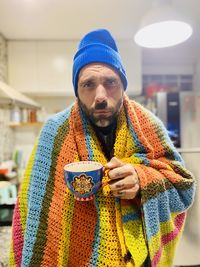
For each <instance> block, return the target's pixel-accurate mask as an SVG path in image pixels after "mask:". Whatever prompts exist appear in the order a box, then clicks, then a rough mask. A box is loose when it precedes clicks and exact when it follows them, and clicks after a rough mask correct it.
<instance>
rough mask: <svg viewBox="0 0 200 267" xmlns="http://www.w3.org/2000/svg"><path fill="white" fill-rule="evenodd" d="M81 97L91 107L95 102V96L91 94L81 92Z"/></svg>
mask: <svg viewBox="0 0 200 267" xmlns="http://www.w3.org/2000/svg"><path fill="white" fill-rule="evenodd" d="M79 99H80V100H81V102H82V103H83V104H84V105H85V106H86V107H87V108H90V107H91V106H92V104H93V102H94V96H93V95H92V93H91V94H79Z"/></svg>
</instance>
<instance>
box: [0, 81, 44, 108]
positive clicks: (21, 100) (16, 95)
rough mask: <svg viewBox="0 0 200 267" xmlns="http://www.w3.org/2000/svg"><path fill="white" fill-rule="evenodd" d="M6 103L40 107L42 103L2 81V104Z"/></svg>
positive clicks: (0, 96) (0, 87)
mask: <svg viewBox="0 0 200 267" xmlns="http://www.w3.org/2000/svg"><path fill="white" fill-rule="evenodd" d="M6 104H8V105H11V106H12V105H17V106H19V107H25V108H30V107H31V108H35V109H39V108H40V105H39V104H38V103H37V102H36V101H34V100H33V99H31V98H29V97H27V96H26V95H24V94H22V93H20V92H19V91H17V90H15V89H14V88H12V87H10V86H9V85H8V84H6V83H4V82H3V81H0V105H6Z"/></svg>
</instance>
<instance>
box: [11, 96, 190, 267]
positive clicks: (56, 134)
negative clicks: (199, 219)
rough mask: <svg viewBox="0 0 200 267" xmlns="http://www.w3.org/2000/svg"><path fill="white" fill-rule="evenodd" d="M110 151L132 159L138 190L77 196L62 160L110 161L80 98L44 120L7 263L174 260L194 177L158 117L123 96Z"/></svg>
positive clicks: (118, 266)
mask: <svg viewBox="0 0 200 267" xmlns="http://www.w3.org/2000/svg"><path fill="white" fill-rule="evenodd" d="M114 155H115V156H116V157H117V158H119V159H121V160H122V161H124V162H127V163H131V164H133V165H134V167H135V169H136V171H137V173H138V176H139V181H140V186H141V191H140V195H139V196H138V197H136V198H135V199H133V200H120V199H118V198H114V197H113V196H112V195H111V192H110V189H109V186H105V187H104V188H103V189H102V190H100V191H98V193H97V194H96V196H95V198H94V200H93V201H87V202H80V201H77V200H75V199H74V197H73V195H72V194H71V193H70V192H69V190H68V189H67V187H66V185H65V182H64V172H63V168H64V166H65V165H66V164H67V163H70V162H74V161H81V160H94V161H98V162H101V163H102V164H103V165H104V164H106V162H107V159H106V158H105V156H104V154H103V152H102V148H101V145H100V143H99V140H98V139H97V137H96V135H95V133H94V131H93V129H92V128H91V125H90V124H89V122H88V120H87V119H86V117H85V115H84V114H82V113H81V111H80V110H79V107H78V104H77V102H76V103H75V104H74V105H72V107H70V108H68V109H67V110H65V111H63V112H61V113H58V114H56V115H55V116H53V117H52V118H50V119H49V120H48V122H47V123H46V124H45V126H44V127H43V129H42V131H41V133H40V136H39V139H38V141H37V142H36V144H35V147H34V150H33V152H32V155H31V157H30V160H29V163H28V166H27V169H26V172H25V175H24V180H23V183H22V186H21V189H20V193H19V197H18V200H17V204H16V206H15V211H14V218H13V235H12V242H11V249H10V262H9V266H24V267H25V266H33V267H37V266H45V267H55V266H59V267H62V266H70V267H103V266H107V267H114V266H115V267H122V266H123V267H125V266H127V267H133V266H135V267H141V266H143V264H144V261H145V259H146V258H147V256H148V257H149V259H150V266H152V267H171V266H172V263H173V257H174V253H175V248H176V244H177V241H178V240H179V238H180V236H181V232H182V230H183V226H184V221H185V214H186V213H185V212H186V210H187V209H188V208H189V207H190V206H191V204H192V201H193V197H194V178H193V176H192V175H191V173H190V172H188V171H187V170H186V169H185V168H184V166H183V162H182V159H181V157H180V155H179V154H178V153H177V151H176V150H175V148H174V147H173V144H172V143H171V141H170V139H169V137H168V136H167V133H166V132H165V129H164V127H163V125H162V123H161V122H160V121H159V120H158V119H157V118H156V117H155V116H154V115H152V114H151V113H150V112H148V111H147V110H145V109H144V108H143V107H142V106H141V105H139V104H137V103H136V102H134V101H130V100H129V99H128V97H126V96H125V98H124V109H122V111H121V112H120V115H119V118H118V125H117V131H116V141H115V144H114ZM108 179H109V178H108V177H107V176H106V175H105V176H104V177H103V181H105V182H107V181H108Z"/></svg>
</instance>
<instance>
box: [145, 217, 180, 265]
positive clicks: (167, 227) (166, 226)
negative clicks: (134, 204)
mask: <svg viewBox="0 0 200 267" xmlns="http://www.w3.org/2000/svg"><path fill="white" fill-rule="evenodd" d="M178 214H179V213H177V212H174V213H171V219H170V221H167V222H161V223H160V231H159V232H158V233H157V234H156V235H155V236H153V237H152V238H151V240H150V242H149V250H150V254H151V255H154V253H155V252H156V251H158V250H159V248H160V239H161V235H160V233H162V235H166V234H169V233H170V232H172V231H173V230H174V224H173V223H172V222H173V221H174V220H175V217H176V216H177V215H178ZM182 230H183V226H182V229H181V232H182ZM180 236H181V234H179V235H177V237H176V238H175V239H173V240H171V241H170V242H169V243H168V244H165V245H164V249H163V251H162V257H161V259H160V261H161V262H162V264H163V261H162V258H165V257H167V260H166V262H169V259H170V257H171V258H173V255H169V253H170V249H169V248H170V247H172V248H174V247H175V245H176V243H177V242H178V240H179V238H180ZM172 251H174V249H172ZM171 254H172V253H171ZM168 264H169V263H168ZM158 266H160V265H159V264H158ZM156 267H157V266H156Z"/></svg>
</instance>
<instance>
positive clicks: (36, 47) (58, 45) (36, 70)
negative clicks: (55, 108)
mask: <svg viewBox="0 0 200 267" xmlns="http://www.w3.org/2000/svg"><path fill="white" fill-rule="evenodd" d="M77 45H78V42H77V41H9V42H8V80H9V84H10V85H11V86H12V87H14V88H15V89H17V90H19V91H21V92H23V93H29V94H35V95H42V94H43V95H73V94H74V93H73V89H72V82H71V79H72V61H73V56H74V54H75V51H76V48H77ZM118 46H119V50H120V54H121V56H122V59H123V61H124V65H125V69H126V71H127V75H128V80H129V89H128V93H130V94H135V95H137V94H140V93H141V51H140V49H139V47H138V46H136V45H135V44H134V42H133V40H130V41H119V42H118Z"/></svg>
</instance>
